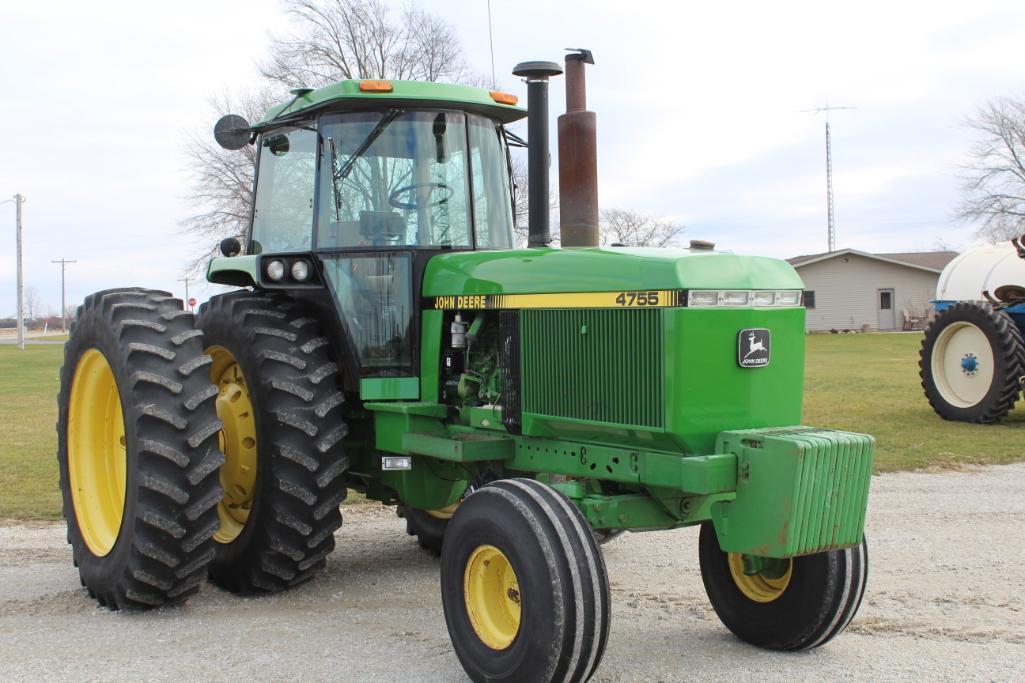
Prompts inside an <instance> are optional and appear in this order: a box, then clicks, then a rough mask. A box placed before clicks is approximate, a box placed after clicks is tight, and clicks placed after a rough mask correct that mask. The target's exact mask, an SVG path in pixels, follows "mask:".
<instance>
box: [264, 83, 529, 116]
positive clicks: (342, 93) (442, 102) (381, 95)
mask: <svg viewBox="0 0 1025 683" xmlns="http://www.w3.org/2000/svg"><path fill="white" fill-rule="evenodd" d="M361 83H374V84H380V83H386V84H390V85H391V90H390V91H388V92H384V91H366V90H361V89H360V84H361ZM292 92H293V94H295V93H296V92H301V91H292ZM491 92H492V91H489V90H488V89H486V88H471V87H468V86H465V85H449V84H446V83H430V82H423V81H357V80H348V81H339V82H338V83H333V84H331V85H326V86H324V87H322V88H317V89H315V90H311V91H309V92H306V93H303V94H300V95H298V96H297V97H296V98H295V99H294V100H293V101H291V102H284V103H282V104H279V105H276V106H274V107H271V108H270V109H268V110H267V113H266V114H264V117H263V119H262V120H261V121H260V122H259V123H258V124H257V126H266V125H267V124H269V123H271V122H272V121H273V120H274V119H277V118H289V119H291V118H292V117H293V116H295V115H296V114H298V113H300V112H302V111H305V110H311V112H312V111H313V110H317V111H319V110H328V109H329V110H331V111H359V110H367V109H379V108H388V107H413V108H444V109H460V110H463V111H467V112H471V113H474V114H481V115H483V116H487V117H490V118H493V119H497V120H498V121H500V122H501V123H511V122H512V121H516V120H519V119H522V118H523V117H525V116H526V115H527V111H526V110H525V109H522V108H520V107H517V106H514V105H508V104H501V103H499V102H496V101H495V100H494V99H493V98H492V96H491Z"/></svg>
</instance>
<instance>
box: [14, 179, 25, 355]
mask: <svg viewBox="0 0 1025 683" xmlns="http://www.w3.org/2000/svg"><path fill="white" fill-rule="evenodd" d="M24 203H25V197H24V196H23V195H21V194H16V195H14V205H15V206H16V207H17V211H18V218H17V223H18V227H17V230H18V240H17V241H18V348H19V349H21V350H23V351H24V350H25V272H24V269H23V266H22V257H21V205H22V204H24Z"/></svg>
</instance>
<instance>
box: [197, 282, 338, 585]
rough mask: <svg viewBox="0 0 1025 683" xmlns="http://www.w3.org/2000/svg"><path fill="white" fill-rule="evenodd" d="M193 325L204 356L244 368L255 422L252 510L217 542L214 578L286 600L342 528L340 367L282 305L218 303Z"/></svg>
mask: <svg viewBox="0 0 1025 683" xmlns="http://www.w3.org/2000/svg"><path fill="white" fill-rule="evenodd" d="M196 325H197V326H198V327H199V328H200V329H201V330H203V335H204V343H205V344H206V348H208V349H211V348H213V347H221V348H223V349H227V350H228V351H229V352H230V353H231V355H232V356H233V357H234V359H235V360H236V361H237V363H238V365H239V367H240V368H241V370H242V373H243V375H244V377H245V381H246V384H247V385H248V390H249V398H250V400H251V403H252V407H253V416H254V418H255V422H256V450H257V456H256V457H257V470H256V483H255V489H254V491H253V494H252V507H251V509H250V510H249V516H248V519H247V520H246V521H245V524H244V526H243V527H242V529H241V531H240V533H239V534H238V535H237V536H236V537H235V538H233V539H231V540H230V542H223V543H222V542H216V543H215V547H216V556H215V558H214V561H213V563H212V564H211V565H210V577H211V579H212V580H213V581H214V582H215V583H216V584H218V585H219V586H221V587H223V588H226V589H227V590H230V591H232V592H235V593H243V594H252V593H265V592H276V591H280V590H283V589H285V588H288V587H289V586H294V585H297V584H299V583H302V582H304V581H306V580H308V579H310V578H311V577H312V576H313V575H314V574H315V573H316V572H317V571H318V570H319V569H321V568H322V567H323V566H324V564H325V558H326V557H327V555H328V554H329V553H331V551H332V550H334V547H335V539H334V532H335V531H336V530H337V529H338V528H339V527H341V525H342V515H341V511H340V510H339V508H338V506H339V505H340V504H341V502H342V501H343V500H344V499H345V496H346V487H345V481H344V476H343V475H344V473H345V470H346V469H347V467H348V464H349V461H348V458H347V457H346V454H345V450H344V446H343V444H342V440H343V438H344V437H345V436H346V434H347V433H348V430H347V427H346V424H345V422H344V421H343V419H342V415H341V408H342V404H343V402H344V396H343V394H342V393H341V392H340V391H339V389H338V383H337V375H338V367H337V366H336V365H335V363H334V362H333V361H332V359H331V356H330V353H329V348H330V347H329V344H328V340H327V338H326V337H325V336H324V335H323V333H322V331H321V327H320V325H319V323H318V322H317V318H316V317H315V314H314V313H313V312H312V311H311V310H309V309H308V308H307V307H306V306H305V305H302V304H300V303H298V302H295V301H292V300H290V299H287V298H285V297H282V296H276V295H271V294H266V293H261V292H248V291H240V292H232V293H230V294H224V295H221V296H215V297H212V298H211V299H210V301H209V302H208V303H207V304H205V305H204V306H203V307H202V308H201V309H200V313H199V317H198V319H197V321H196Z"/></svg>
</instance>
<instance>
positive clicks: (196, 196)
mask: <svg viewBox="0 0 1025 683" xmlns="http://www.w3.org/2000/svg"><path fill="white" fill-rule="evenodd" d="M276 99H278V98H276V97H275V96H274V94H273V91H272V89H270V88H267V89H265V90H262V91H259V92H239V93H236V94H235V95H220V96H216V97H213V98H211V100H210V103H209V104H210V112H211V119H212V120H215V119H217V118H218V117H220V116H223V115H224V114H227V113H241V114H242V115H243V116H245V117H246V118H247V119H249V120H250V121H258V120H260V119H261V118H263V113H264V112H265V111H266V110H267V109H268V108H269V107H270V106H271V104H272V103H273V102H274V101H275V100H276ZM184 152H185V159H186V162H187V168H188V172H189V175H190V176H191V181H192V191H191V193H190V195H189V201H190V203H191V204H192V206H193V207H194V208H195V210H196V213H194V214H192V215H191V216H189V217H188V218H186V219H185V220H183V221H182V227H183V228H184V229H185V231H186V232H188V233H192V234H194V235H197V236H199V237H201V238H202V239H203V241H204V242H205V243H207V248H206V249H204V251H203V252H202V253H201V254H199V255H198V256H197V258H196V259H195V260H194V261H193V262H192V264H191V265H190V271H196V270H199V269H201V268H202V267H203V266H204V265H205V263H206V261H207V259H209V258H210V257H211V256H213V255H215V254H216V252H217V245H218V243H219V242H220V240H222V239H224V238H225V237H237V238H238V239H240V240H241V239H242V237H243V235H244V234H245V232H246V230H247V229H248V227H249V219H250V212H251V211H252V205H253V176H254V173H255V169H256V148H255V147H253V146H252V145H246V146H245V147H243V148H242V149H240V150H236V151H229V150H226V149H222V148H221V147H220V146H219V145H218V144H217V143H216V142H214V139H213V135H212V134H211V132H210V130H209V129H204V130H202V131H193V132H190V133H188V134H187V135H186V139H185V147H184Z"/></svg>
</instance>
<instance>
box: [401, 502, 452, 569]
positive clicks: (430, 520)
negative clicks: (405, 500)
mask: <svg viewBox="0 0 1025 683" xmlns="http://www.w3.org/2000/svg"><path fill="white" fill-rule="evenodd" d="M395 514H396V515H398V516H399V517H401V518H402V519H405V520H406V533H407V534H409V535H410V536H415V537H416V539H417V541H418V542H419V544H420V547H421V548H423V549H424V550H426V551H427V552H429V553H430V554H431V555H434V556H435V557H439V556H440V555H441V545H442V543H443V542H444V541H445V530H446V529H447V528H448V522H449V520H447V519H442V518H440V517H435V516H434V515H432V514H430V513H429V512H427V511H426V510H421V509H420V508H414V507H409V506H408V505H399V506H398V507H396V508H395Z"/></svg>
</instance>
